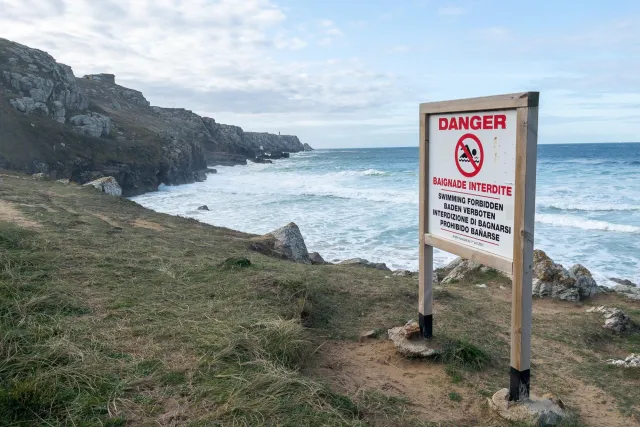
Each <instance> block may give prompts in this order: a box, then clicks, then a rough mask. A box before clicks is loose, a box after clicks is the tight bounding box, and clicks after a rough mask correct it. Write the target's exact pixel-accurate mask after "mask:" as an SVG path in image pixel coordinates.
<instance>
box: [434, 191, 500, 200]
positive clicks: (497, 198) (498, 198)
mask: <svg viewBox="0 0 640 427" xmlns="http://www.w3.org/2000/svg"><path fill="white" fill-rule="evenodd" d="M440 190H442V191H448V192H450V193H460V194H466V195H467V196H478V197H486V198H487V199H493V200H500V197H491V196H483V195H482V194H473V193H465V192H462V191H454V190H447V189H445V188H441V189H440Z"/></svg>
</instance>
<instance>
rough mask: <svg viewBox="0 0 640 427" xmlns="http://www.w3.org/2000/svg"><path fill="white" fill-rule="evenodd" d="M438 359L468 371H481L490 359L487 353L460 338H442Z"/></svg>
mask: <svg viewBox="0 0 640 427" xmlns="http://www.w3.org/2000/svg"><path fill="white" fill-rule="evenodd" d="M437 359H438V360H440V361H442V362H444V363H447V364H449V365H451V366H452V367H456V368H462V369H465V370H468V371H481V370H483V369H484V368H485V367H486V366H487V365H488V364H489V362H490V361H491V357H490V356H489V354H488V353H486V352H485V351H484V350H482V349H481V348H480V347H478V346H477V345H475V344H472V343H470V342H468V341H465V340H462V339H452V338H444V339H443V344H442V352H441V353H440V355H439V356H438V357H437Z"/></svg>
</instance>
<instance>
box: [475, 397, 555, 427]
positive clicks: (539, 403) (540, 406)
mask: <svg viewBox="0 0 640 427" xmlns="http://www.w3.org/2000/svg"><path fill="white" fill-rule="evenodd" d="M487 400H488V401H489V406H490V407H491V408H493V409H494V410H495V411H496V412H498V414H500V416H501V417H502V418H504V419H506V420H509V421H513V422H526V423H531V424H533V425H535V426H555V425H558V424H560V422H561V421H562V419H563V418H564V417H565V416H566V413H565V411H564V404H563V403H562V401H561V400H560V399H557V398H554V397H552V396H548V395H545V396H543V397H542V398H541V399H537V398H535V397H531V398H528V399H525V400H523V401H521V402H509V390H507V389H506V388H503V389H502V390H498V391H497V392H496V393H495V394H494V395H493V397H491V399H487Z"/></svg>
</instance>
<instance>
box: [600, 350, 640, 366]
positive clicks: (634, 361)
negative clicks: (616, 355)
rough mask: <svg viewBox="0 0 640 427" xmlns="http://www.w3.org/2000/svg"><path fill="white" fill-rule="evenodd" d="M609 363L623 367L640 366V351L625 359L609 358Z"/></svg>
mask: <svg viewBox="0 0 640 427" xmlns="http://www.w3.org/2000/svg"><path fill="white" fill-rule="evenodd" d="M607 364H608V365H613V366H618V367H621V368H640V353H638V354H634V353H632V354H630V355H629V356H627V357H626V358H624V359H618V360H616V359H609V360H607Z"/></svg>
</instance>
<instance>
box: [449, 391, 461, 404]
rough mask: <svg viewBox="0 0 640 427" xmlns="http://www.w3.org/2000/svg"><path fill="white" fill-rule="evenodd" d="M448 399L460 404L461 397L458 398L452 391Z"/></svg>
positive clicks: (458, 395)
mask: <svg viewBox="0 0 640 427" xmlns="http://www.w3.org/2000/svg"><path fill="white" fill-rule="evenodd" d="M449 399H450V400H453V401H454V402H460V401H462V396H460V394H459V393H456V392H455V391H452V392H451V393H449Z"/></svg>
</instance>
